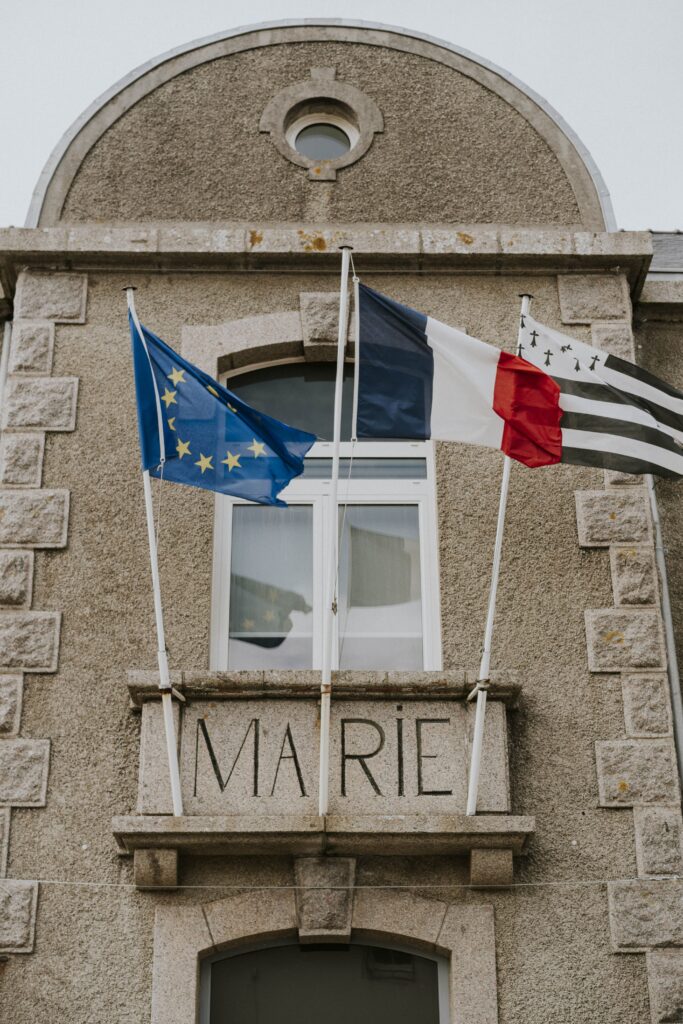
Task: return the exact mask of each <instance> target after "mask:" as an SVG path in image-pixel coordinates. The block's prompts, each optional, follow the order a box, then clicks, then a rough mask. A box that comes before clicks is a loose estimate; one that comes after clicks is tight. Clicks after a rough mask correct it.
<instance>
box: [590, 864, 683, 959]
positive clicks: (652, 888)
mask: <svg viewBox="0 0 683 1024" xmlns="http://www.w3.org/2000/svg"><path fill="white" fill-rule="evenodd" d="M607 892H608V898H609V917H610V930H611V933H612V943H613V944H614V946H615V948H616V949H617V950H618V951H620V952H635V951H637V950H643V949H647V948H650V949H653V948H657V947H661V946H682V945H683V881H678V880H675V879H668V878H667V879H664V880H662V881H654V880H653V881H633V882H609V883H608V886H607Z"/></svg>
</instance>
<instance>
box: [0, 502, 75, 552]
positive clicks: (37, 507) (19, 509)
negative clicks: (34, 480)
mask: <svg viewBox="0 0 683 1024" xmlns="http://www.w3.org/2000/svg"><path fill="white" fill-rule="evenodd" d="M68 525H69V491H47V490H37V491H0V544H3V545H8V544H11V545H13V546H17V547H18V546H22V545H30V546H31V547H35V548H63V547H64V545H65V544H66V534H67V528H68Z"/></svg>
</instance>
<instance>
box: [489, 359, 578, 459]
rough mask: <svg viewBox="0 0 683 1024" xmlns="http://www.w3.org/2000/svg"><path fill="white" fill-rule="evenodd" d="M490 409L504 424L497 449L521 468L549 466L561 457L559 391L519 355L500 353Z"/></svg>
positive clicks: (547, 376)
mask: <svg viewBox="0 0 683 1024" xmlns="http://www.w3.org/2000/svg"><path fill="white" fill-rule="evenodd" d="M493 409H494V412H496V413H497V415H498V416H500V417H501V419H502V420H503V421H504V427H503V437H502V442H501V450H502V451H503V452H504V453H505V454H506V455H509V456H510V458H512V459H516V461H517V462H521V463H523V464H524V465H525V466H532V467H533V466H551V465H553V464H554V463H556V462H560V460H561V458H562V431H561V429H560V420H561V419H562V409H561V408H560V388H559V385H558V384H557V382H556V381H554V380H553V378H552V377H550V376H549V375H548V374H547V373H544V372H543V370H541V369H539V367H537V366H534V365H533V364H532V363H528V362H527V361H526V359H522V358H521V356H515V355H511V354H510V353H509V352H501V353H500V356H499V359H498V367H497V370H496V379H495V385H494V392H493Z"/></svg>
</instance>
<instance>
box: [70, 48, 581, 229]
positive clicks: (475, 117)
mask: <svg viewBox="0 0 683 1024" xmlns="http://www.w3.org/2000/svg"><path fill="white" fill-rule="evenodd" d="M312 67H334V68H336V69H337V78H338V79H339V80H340V81H344V82H347V83H349V84H351V85H354V86H356V87H357V88H359V89H361V90H362V91H363V92H365V93H366V94H367V95H368V96H369V97H371V98H372V99H373V100H374V101H375V103H377V105H378V106H379V108H380V110H381V111H382V114H383V116H384V123H385V126H384V132H383V133H382V134H379V135H376V136H375V139H374V142H373V144H372V146H371V147H370V149H369V151H368V152H367V154H366V155H365V156H364V157H363V158H362V159H361V160H360V161H359V162H358V163H356V164H353V165H352V166H351V167H348V168H345V169H343V170H341V171H340V172H339V174H338V177H337V181H336V182H317V181H315V182H311V181H309V180H308V177H307V172H306V171H305V170H304V169H303V168H299V167H295V166H294V165H293V164H292V163H290V162H289V161H288V160H286V159H285V158H284V157H283V156H281V155H280V153H279V152H278V151H277V149H276V148H275V146H274V145H273V144H272V142H271V141H270V138H269V136H268V135H262V134H260V133H259V120H260V117H261V114H262V112H263V110H264V108H265V107H266V104H267V103H268V102H269V100H270V99H271V98H272V97H273V96H274V95H275V94H276V93H277V92H279V91H280V89H282V88H284V87H285V86H289V85H292V84H294V83H297V82H300V81H303V80H306V79H310V69H311V68H312ZM141 153H144V159H141V158H140V154H141ZM62 219H63V220H65V221H101V222H102V221H105V222H106V221H137V220H189V221H199V220H240V221H252V222H253V223H254V226H255V227H258V225H259V224H260V223H263V222H264V221H268V220H279V221H288V220H289V221H307V220H308V221H313V222H316V221H317V222H321V221H323V222H332V223H334V222H337V223H339V222H347V223H352V222H355V221H378V220H379V221H381V220H386V221H393V222H396V221H399V222H400V221H402V220H403V221H420V220H426V221H430V220H431V221H435V222H444V221H445V222H456V223H458V222H460V223H491V222H501V223H506V224H517V225H524V224H544V223H547V224H550V223H553V224H577V223H579V221H580V217H579V212H578V207H577V203H576V200H575V197H574V194H573V191H572V188H571V186H570V184H569V182H568V180H567V178H566V175H565V173H564V172H563V170H562V169H561V167H560V165H559V163H558V160H557V158H556V157H555V156H554V154H553V153H552V152H551V150H550V149H549V147H548V146H547V145H546V143H545V142H544V141H543V140H542V139H541V138H540V136H539V135H538V134H537V133H536V132H535V131H534V129H533V128H532V127H531V126H530V125H529V124H528V122H527V121H526V120H525V119H524V118H523V117H522V115H521V114H519V113H517V112H516V111H515V110H513V109H512V107H510V106H509V105H508V104H507V103H505V102H504V101H503V100H502V99H500V97H498V96H496V95H494V93H492V92H490V91H489V90H487V89H486V88H484V87H483V86H481V85H479V84H478V83H477V82H475V81H474V80H472V79H470V78H467V77H466V76H465V75H463V74H461V73H459V72H457V71H455V70H453V69H451V68H447V67H445V66H444V65H442V64H438V63H436V62H434V61H431V60H428V59H426V58H424V57H419V56H416V55H414V54H407V53H400V52H398V51H395V50H389V49H384V48H381V47H377V46H368V45H361V44H357V43H334V42H310V43H286V44H280V45H277V46H267V47H263V48H261V49H258V50H251V51H248V52H244V53H239V54H236V55H234V56H230V57H223V58H220V59H218V60H214V61H211V62H209V63H206V64H203V65H201V66H199V67H197V68H195V69H193V70H191V71H187V72H185V73H184V74H181V75H179V76H178V77H176V78H174V79H173V80H172V81H170V82H168V83H166V84H164V85H162V86H160V87H159V88H158V89H156V91H154V92H153V93H151V94H150V95H148V96H147V97H145V98H144V99H142V100H141V101H139V102H138V103H137V104H136V105H135V106H134V107H133V108H132V109H131V110H130V111H128V112H127V113H125V114H124V115H123V116H122V117H121V118H120V119H119V120H118V121H116V123H115V124H114V125H113V126H112V127H111V128H110V129H109V131H107V132H106V133H105V135H104V136H103V137H102V138H101V139H100V140H99V141H98V142H97V143H96V144H95V145H94V146H93V148H92V150H91V151H90V153H89V154H88V155H87V157H86V158H85V160H84V161H83V163H82V165H81V167H80V169H79V171H78V174H77V176H76V178H75V181H74V183H73V185H72V187H71V190H70V192H69V195H68V197H67V200H66V204H65V206H64V210H63V213H62Z"/></svg>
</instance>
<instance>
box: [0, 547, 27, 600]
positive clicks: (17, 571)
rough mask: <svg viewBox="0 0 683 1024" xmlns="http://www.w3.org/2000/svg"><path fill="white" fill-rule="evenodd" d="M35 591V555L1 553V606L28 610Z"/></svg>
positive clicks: (18, 552)
mask: <svg viewBox="0 0 683 1024" xmlns="http://www.w3.org/2000/svg"><path fill="white" fill-rule="evenodd" d="M32 590H33V553H32V552H31V551H0V605H8V606H10V607H14V608H28V607H29V606H30V604H31V592H32Z"/></svg>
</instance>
